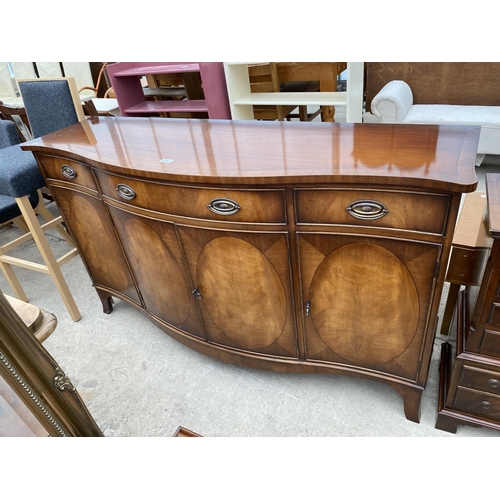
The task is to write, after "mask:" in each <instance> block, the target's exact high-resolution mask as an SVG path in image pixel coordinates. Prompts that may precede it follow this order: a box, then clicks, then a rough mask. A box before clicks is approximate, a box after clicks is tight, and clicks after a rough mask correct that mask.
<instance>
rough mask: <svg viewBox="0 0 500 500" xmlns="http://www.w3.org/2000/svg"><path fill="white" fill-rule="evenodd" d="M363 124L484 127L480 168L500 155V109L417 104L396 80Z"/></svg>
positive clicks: (378, 98) (378, 97)
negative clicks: (490, 155) (489, 157)
mask: <svg viewBox="0 0 500 500" xmlns="http://www.w3.org/2000/svg"><path fill="white" fill-rule="evenodd" d="M363 121H364V122H372V123H373V122H378V123H424V124H425V123H428V124H437V125H480V126H481V134H480V137H479V147H478V157H477V160H476V165H480V164H481V162H482V160H483V158H484V156H485V155H487V154H492V155H500V106H470V105H467V106H466V105H463V106H462V105H454V104H413V94H412V91H411V89H410V87H409V85H408V84H407V83H406V82H403V81H402V80H393V81H391V82H389V83H387V84H386V85H385V86H384V87H383V88H382V90H381V91H380V92H379V93H378V94H377V95H376V96H375V97H374V98H373V100H372V103H371V113H365V114H364V115H363Z"/></svg>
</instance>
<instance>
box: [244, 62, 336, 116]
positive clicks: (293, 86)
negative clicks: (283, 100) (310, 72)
mask: <svg viewBox="0 0 500 500" xmlns="http://www.w3.org/2000/svg"><path fill="white" fill-rule="evenodd" d="M338 64H340V63H338ZM282 69H283V63H275V62H270V63H263V64H250V65H249V66H248V74H249V77H250V89H251V91H252V93H262V92H267V93H269V92H319V89H320V82H319V80H311V81H307V80H305V81H286V77H285V76H284V75H283V71H280V70H282ZM296 108H297V106H295V105H293V104H289V105H287V106H268V105H256V106H254V107H253V114H254V118H255V119H256V120H279V121H283V120H285V119H287V120H289V119H291V118H299V119H300V121H311V120H313V119H314V118H316V116H318V115H319V114H320V113H321V107H320V106H317V107H316V108H317V109H316V110H315V111H314V112H312V113H308V110H307V106H305V105H301V106H298V109H299V113H298V115H297V114H296V113H294V111H295V109H296Z"/></svg>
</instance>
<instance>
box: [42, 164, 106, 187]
mask: <svg viewBox="0 0 500 500" xmlns="http://www.w3.org/2000/svg"><path fill="white" fill-rule="evenodd" d="M38 160H39V161H40V162H41V163H42V165H43V170H44V172H45V175H46V176H47V178H48V180H49V183H50V180H51V179H54V180H58V181H64V182H71V183H72V184H76V185H78V186H83V187H86V188H89V189H91V190H93V191H96V192H97V186H96V183H95V181H94V178H93V176H92V172H91V171H90V167H89V166H88V165H86V164H85V163H80V162H78V161H75V160H70V159H67V158H61V157H58V156H49V155H38Z"/></svg>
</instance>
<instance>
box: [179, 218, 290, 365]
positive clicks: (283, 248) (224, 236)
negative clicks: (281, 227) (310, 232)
mask: <svg viewBox="0 0 500 500" xmlns="http://www.w3.org/2000/svg"><path fill="white" fill-rule="evenodd" d="M177 230H178V233H179V234H180V236H181V240H182V245H183V248H184V250H185V252H186V256H187V261H188V265H189V271H190V273H191V276H192V279H193V282H194V283H195V286H196V288H197V295H198V297H199V304H200V310H201V312H202V316H203V320H204V323H205V328H206V330H207V336H208V340H209V341H211V342H213V343H217V344H220V345H224V346H228V347H232V348H236V349H241V350H245V351H250V352H258V353H263V354H270V355H274V356H280V357H286V358H297V357H298V351H297V341H296V333H295V325H294V315H293V305H292V293H291V281H290V269H289V250H288V235H287V234H286V233H273V232H269V233H257V232H255V233H251V232H237V231H232V232H229V231H216V230H208V229H197V228H191V227H183V226H178V227H177Z"/></svg>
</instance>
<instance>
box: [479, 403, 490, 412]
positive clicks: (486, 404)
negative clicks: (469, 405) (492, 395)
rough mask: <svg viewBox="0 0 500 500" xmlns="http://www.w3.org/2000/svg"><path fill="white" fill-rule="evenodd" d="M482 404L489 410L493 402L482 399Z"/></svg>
mask: <svg viewBox="0 0 500 500" xmlns="http://www.w3.org/2000/svg"><path fill="white" fill-rule="evenodd" d="M481 406H482V407H483V408H484V409H485V410H489V409H490V408H491V403H490V402H489V401H481Z"/></svg>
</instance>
